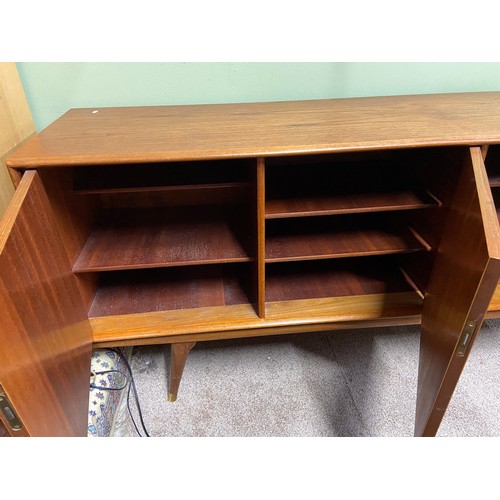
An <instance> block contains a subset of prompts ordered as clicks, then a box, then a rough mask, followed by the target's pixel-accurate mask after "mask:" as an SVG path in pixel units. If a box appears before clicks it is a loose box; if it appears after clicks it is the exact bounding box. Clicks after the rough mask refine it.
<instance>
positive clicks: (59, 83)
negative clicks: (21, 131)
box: [17, 62, 500, 130]
mask: <svg viewBox="0 0 500 500" xmlns="http://www.w3.org/2000/svg"><path fill="white" fill-rule="evenodd" d="M17 66H18V70H19V74H20V76H21V80H22V82H23V85H24V89H25V92H26V96H27V99H28V102H29V105H30V107H31V111H32V114H33V118H34V120H35V124H36V127H37V128H38V130H41V129H43V128H45V127H46V126H47V125H48V124H49V123H51V122H52V121H54V120H55V119H56V118H58V117H59V116H61V115H62V114H63V113H64V112H65V111H67V110H68V109H70V108H75V107H98V106H134V105H160V104H195V103H197V104H198V103H226V102H250V101H277V100H280V101H282V100H293V99H323V98H331V97H353V96H371V95H396V94H423V93H440V92H472V91H486V90H500V63H476V62H473V63H415V62H412V63H371V62H370V63H360V62H356V63H349V62H339V63H311V62H307V63H205V62H204V63H40V62H36V63H28V62H25V63H18V65H17Z"/></svg>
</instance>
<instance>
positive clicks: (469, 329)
mask: <svg viewBox="0 0 500 500" xmlns="http://www.w3.org/2000/svg"><path fill="white" fill-rule="evenodd" d="M476 325H477V321H467V323H466V325H465V327H464V329H463V330H462V335H460V339H459V341H458V347H457V356H458V357H460V358H463V357H464V356H465V353H466V351H467V348H468V347H469V344H470V341H471V340H472V335H473V334H474V330H475V329H476Z"/></svg>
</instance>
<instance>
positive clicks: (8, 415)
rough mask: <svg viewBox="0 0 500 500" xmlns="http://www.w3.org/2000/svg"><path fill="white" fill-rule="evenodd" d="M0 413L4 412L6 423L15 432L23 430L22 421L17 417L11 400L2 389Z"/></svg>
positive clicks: (0, 393) (0, 391)
mask: <svg viewBox="0 0 500 500" xmlns="http://www.w3.org/2000/svg"><path fill="white" fill-rule="evenodd" d="M0 411H1V412H2V414H3V416H4V418H3V419H2V420H4V422H7V424H8V425H9V427H10V428H11V429H12V430H14V431H20V430H21V429H22V428H23V424H22V422H21V419H20V418H19V417H18V416H17V414H16V412H15V411H14V408H13V406H12V405H11V403H10V401H9V398H8V397H7V395H6V394H5V392H4V391H3V390H2V389H1V388H0Z"/></svg>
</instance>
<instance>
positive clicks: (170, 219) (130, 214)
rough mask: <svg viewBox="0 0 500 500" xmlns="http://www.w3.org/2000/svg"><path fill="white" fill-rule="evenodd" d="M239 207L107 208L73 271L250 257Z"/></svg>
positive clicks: (189, 263)
mask: <svg viewBox="0 0 500 500" xmlns="http://www.w3.org/2000/svg"><path fill="white" fill-rule="evenodd" d="M239 213H240V207H231V208H229V207H226V210H225V211H224V210H220V209H217V208H208V207H203V208H201V209H187V208H186V207H183V209H182V210H169V209H135V210H127V209H116V210H106V211H104V213H103V214H102V215H101V217H100V220H99V224H98V226H97V227H95V228H94V229H93V231H92V232H91V234H90V236H89V238H88V239H87V242H86V243H85V245H84V247H83V249H82V251H81V253H80V255H79V256H78V259H77V261H76V263H75V265H74V268H73V270H74V272H78V273H82V272H93V271H109V270H119V269H142V268H150V267H168V266H185V265H194V264H197V265H199V264H212V263H230V262H246V261H250V260H252V259H251V257H249V255H248V253H247V251H246V249H245V248H246V247H247V238H248V235H242V233H243V231H242V229H241V226H242V224H241V220H242V217H241V216H238V214H239Z"/></svg>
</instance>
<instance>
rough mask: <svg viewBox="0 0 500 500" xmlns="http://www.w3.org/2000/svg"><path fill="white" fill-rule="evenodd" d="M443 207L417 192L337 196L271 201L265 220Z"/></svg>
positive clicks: (433, 199) (364, 193)
mask: <svg viewBox="0 0 500 500" xmlns="http://www.w3.org/2000/svg"><path fill="white" fill-rule="evenodd" d="M439 205H440V202H439V201H438V200H437V199H436V198H435V197H433V196H432V195H430V194H429V193H426V192H421V193H419V192H415V191H413V190H403V191H395V192H391V191H389V192H383V191H373V192H370V191H368V192H363V193H338V194H334V195H333V196H332V195H322V196H312V197H291V198H280V199H269V200H267V201H266V215H265V218H266V219H278V218H286V217H308V216H318V215H334V214H347V213H364V212H375V211H376V212H382V211H394V210H412V209H420V208H427V207H432V206H439Z"/></svg>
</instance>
